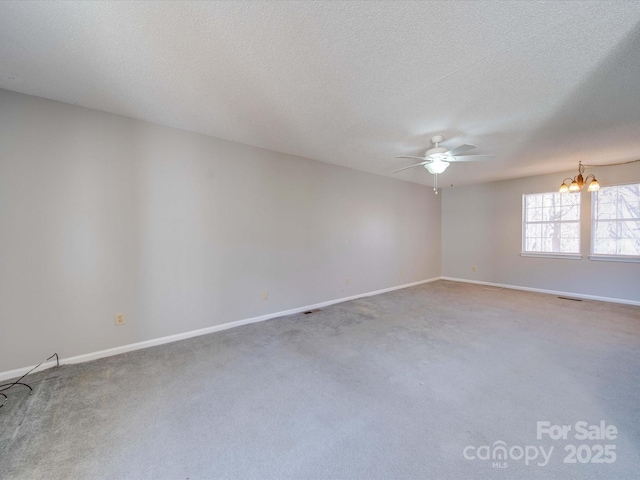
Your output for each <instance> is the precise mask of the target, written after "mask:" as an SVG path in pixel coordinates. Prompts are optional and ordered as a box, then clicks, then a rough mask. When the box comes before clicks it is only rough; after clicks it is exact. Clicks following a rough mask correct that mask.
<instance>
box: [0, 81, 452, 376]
mask: <svg viewBox="0 0 640 480" xmlns="http://www.w3.org/2000/svg"><path fill="white" fill-rule="evenodd" d="M440 198H441V196H440V195H434V194H433V192H432V190H431V189H430V188H429V187H425V186H421V185H416V184H412V183H407V182H402V181H398V180H393V179H388V178H385V177H380V176H376V175H372V174H368V173H363V172H358V171H355V170H351V169H347V168H342V167H338V166H335V165H329V164H325V163H320V162H315V161H311V160H307V159H303V158H296V157H292V156H288V155H284V154H279V153H275V152H271V151H266V150H262V149H259V148H253V147H249V146H246V145H240V144H236V143H231V142H226V141H223V140H219V139H215V138H211V137H206V136H203V135H198V134H194V133H189V132H185V131H181V130H176V129H172V128H166V127H161V126H158V125H153V124H150V123H146V122H141V121H137V120H132V119H128V118H124V117H119V116H116V115H111V114H107V113H102V112H98V111H94V110H89V109H84V108H79V107H75V106H71V105H67V104H63V103H58V102H53V101H48V100H44V99H40V98H36V97H31V96H26V95H21V94H17V93H13V92H8V91H2V90H0V342H1V343H2V345H1V348H0V372H1V371H6V370H10V369H14V368H21V367H25V366H27V365H32V364H35V363H38V362H39V361H40V360H42V359H44V358H46V357H48V356H49V355H51V354H52V353H53V352H58V353H59V354H60V356H61V357H70V356H74V355H79V354H83V353H89V352H94V351H98V350H102V349H107V348H112V347H116V346H121V345H126V344H130V343H133V342H139V341H144V340H150V339H154V338H158V337H162V336H166V335H171V334H176V333H183V332H187V331H191V330H196V329H200V328H205V327H209V326H213V325H217V324H222V323H227V322H231V321H235V320H240V319H244V318H249V317H254V316H258V315H264V314H268V313H273V312H278V311H283V310H286V309H291V308H296V307H303V306H305V305H310V304H314V303H319V302H323V301H329V300H334V299H338V298H343V297H346V296H351V295H356V294H359V293H365V292H370V291H374V290H378V289H383V288H388V287H393V286H397V285H402V284H406V283H410V282H414V281H419V280H424V279H428V278H433V277H437V276H439V275H440V251H441V248H440V239H441V234H440ZM401 271H402V275H401ZM346 278H349V284H348V285H346V284H345V279H346ZM264 290H268V291H269V299H268V300H263V299H262V292H263V291H264ZM116 312H124V313H125V314H126V325H124V326H121V327H115V326H114V318H113V317H114V314H115V313H116Z"/></svg>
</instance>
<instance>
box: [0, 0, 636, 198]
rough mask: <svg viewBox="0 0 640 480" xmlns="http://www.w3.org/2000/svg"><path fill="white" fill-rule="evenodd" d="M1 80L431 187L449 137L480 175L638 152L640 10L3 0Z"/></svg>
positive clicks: (462, 173)
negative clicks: (427, 163) (432, 144)
mask: <svg viewBox="0 0 640 480" xmlns="http://www.w3.org/2000/svg"><path fill="white" fill-rule="evenodd" d="M0 88H5V89H8V90H14V91H17V92H23V93H27V94H30V95H37V96H41V97H45V98H50V99H54V100H59V101H62V102H67V103H72V104H76V105H82V106H85V107H90V108H95V109H98V110H104V111H107V112H112V113H117V114H120V115H125V116H128V117H134V118H139V119H144V120H148V121H151V122H155V123H159V124H163V125H169V126H173V127H177V128H182V129H185V130H190V131H194V132H200V133H204V134H207V135H212V136H215V137H219V138H224V139H228V140H234V141H237V142H241V143H246V144H250V145H255V146H259V147H264V148H268V149H271V150H275V151H279V152H285V153H289V154H293V155H298V156H302V157H307V158H312V159H315V160H320V161H323V162H329V163H335V164H338V165H344V166H347V167H351V168H354V169H358V170H364V171H368V172H373V173H377V174H381V175H388V176H394V177H396V178H401V179H404V180H409V181H414V182H419V183H425V184H428V185H430V184H431V182H432V179H433V177H432V176H431V175H430V174H429V173H428V172H427V171H426V170H425V169H423V168H414V169H410V170H407V171H404V172H401V173H400V174H396V175H391V174H390V172H391V171H392V170H395V169H398V168H401V167H403V166H406V165H409V164H410V163H411V161H410V160H402V159H395V158H394V157H395V156H396V155H421V154H423V153H424V150H425V149H426V148H427V147H428V146H429V138H430V137H431V135H433V134H437V133H441V134H443V135H444V136H445V138H446V140H445V143H444V146H448V147H455V146H457V145H459V144H461V143H473V144H476V145H477V146H478V149H477V150H476V151H474V152H473V153H496V154H497V155H496V157H495V158H493V159H491V160H485V161H483V162H474V163H465V164H456V165H452V166H451V167H449V169H448V170H447V171H446V172H445V173H444V174H443V175H441V176H440V178H439V183H440V184H441V185H449V184H454V185H462V184H469V183H479V182H485V181H491V180H497V179H505V178H513V177H521V176H527V175H533V174H538V173H550V172H560V171H564V170H571V169H577V163H578V161H579V160H582V161H583V162H584V163H612V162H616V161H624V160H632V159H637V158H640V2H638V1H620V2H615V1H605V2H569V1H566V2H556V1H552V2H534V1H529V2H525V1H520V2H503V1H498V2H496V1H489V2H481V1H471V2H454V1H444V2H433V1H432V2H367V1H365V2H356V1H350V2H338V1H319V2H311V1H304V2H279V1H263V2H259V1H255V2H179V3H178V2H176V3H172V2H117V3H116V2H77V3H74V2H46V3H44V2H34V3H31V2H25V1H20V2H2V3H0ZM0 108H1V106H0ZM470 153H471V152H470Z"/></svg>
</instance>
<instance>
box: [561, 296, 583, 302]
mask: <svg viewBox="0 0 640 480" xmlns="http://www.w3.org/2000/svg"><path fill="white" fill-rule="evenodd" d="M558 298H559V299H561V300H571V301H572V302H581V301H582V299H581V298H569V297H558Z"/></svg>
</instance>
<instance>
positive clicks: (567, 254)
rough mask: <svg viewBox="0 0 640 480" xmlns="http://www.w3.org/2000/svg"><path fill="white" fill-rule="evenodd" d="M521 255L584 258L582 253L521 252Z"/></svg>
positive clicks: (571, 258)
mask: <svg viewBox="0 0 640 480" xmlns="http://www.w3.org/2000/svg"><path fill="white" fill-rule="evenodd" d="M520 256H521V257H538V258H560V259H562V260H582V254H581V253H553V252H520Z"/></svg>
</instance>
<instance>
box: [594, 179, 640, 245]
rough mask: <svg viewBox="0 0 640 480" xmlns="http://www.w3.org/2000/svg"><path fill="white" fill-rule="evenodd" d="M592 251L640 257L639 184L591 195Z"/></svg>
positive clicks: (609, 189)
mask: <svg viewBox="0 0 640 480" xmlns="http://www.w3.org/2000/svg"><path fill="white" fill-rule="evenodd" d="M592 195H593V196H592V200H593V201H592V204H593V208H592V212H593V220H592V234H591V238H592V241H591V253H592V254H593V255H605V256H612V255H615V256H630V257H640V183H635V184H631V185H616V186H614V187H601V188H600V190H599V191H598V192H593V194H592Z"/></svg>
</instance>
